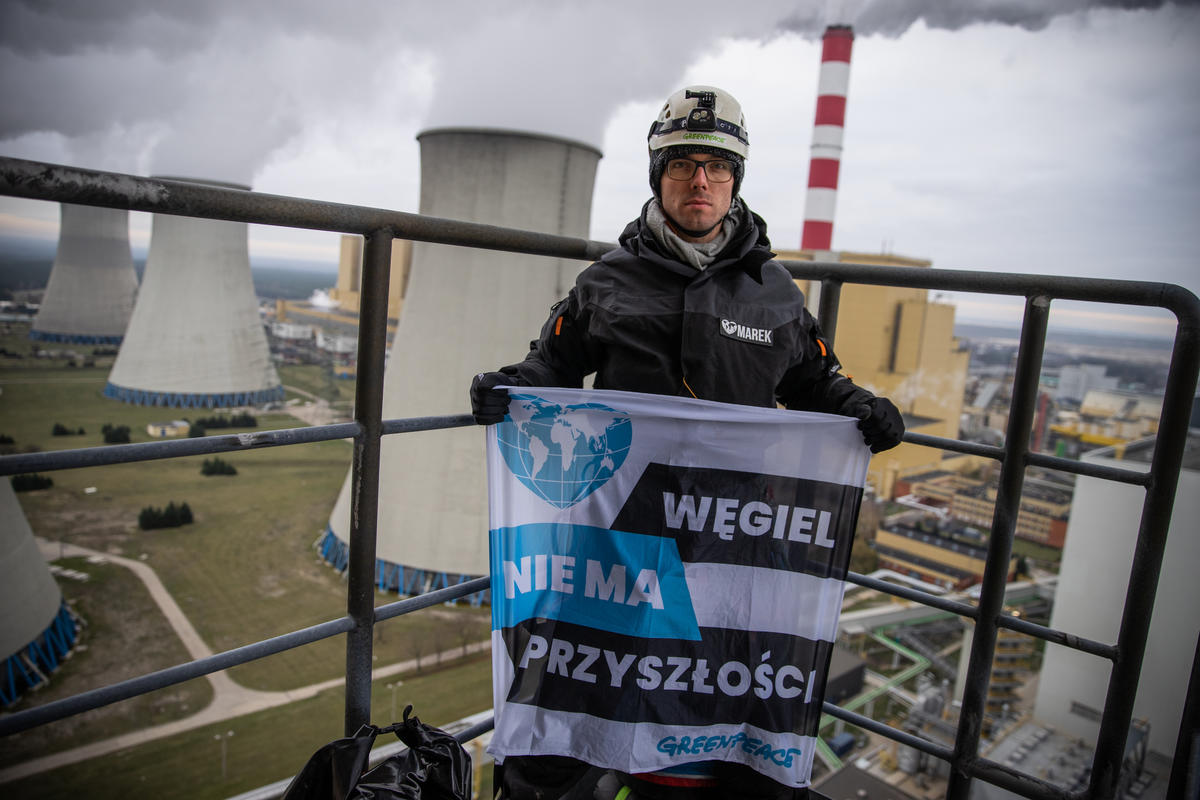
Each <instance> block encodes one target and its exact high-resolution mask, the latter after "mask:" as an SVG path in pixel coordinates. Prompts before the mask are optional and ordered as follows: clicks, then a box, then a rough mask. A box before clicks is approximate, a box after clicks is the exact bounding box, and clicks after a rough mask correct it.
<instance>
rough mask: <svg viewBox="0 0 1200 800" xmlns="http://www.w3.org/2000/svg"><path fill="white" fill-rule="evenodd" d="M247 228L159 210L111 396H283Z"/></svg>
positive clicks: (178, 403) (190, 400) (156, 400)
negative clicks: (263, 316) (260, 309)
mask: <svg viewBox="0 0 1200 800" xmlns="http://www.w3.org/2000/svg"><path fill="white" fill-rule="evenodd" d="M170 180H191V179H182V178H172V179H170ZM193 182H195V183H204V184H208V185H213V186H221V187H224V188H231V189H241V190H248V189H249V188H250V187H248V186H243V185H240V184H230V183H219V182H216V181H193ZM246 234H247V226H246V223H244V222H226V221H224V220H210V219H194V218H192V217H181V216H174V215H170V214H155V215H154V218H153V223H152V227H151V232H150V252H149V254H148V255H147V257H146V271H145V275H144V276H143V278H142V287H141V290H140V291H139V292H138V299H137V304H136V305H135V306H134V309H133V316H132V317H131V318H130V320H129V328H128V330H127V331H126V332H125V341H124V342H123V343H122V345H121V350H120V352H119V353H118V354H117V359H116V361H115V362H114V363H113V367H112V371H111V372H110V373H109V376H108V385H107V386H106V387H105V388H104V394H105V396H106V397H111V398H114V399H116V400H122V401H124V402H126V403H133V404H135V405H145V406H170V407H181V408H221V407H233V406H247V405H261V404H263V403H267V402H271V401H278V400H282V399H283V394H284V392H283V387H282V386H281V385H280V383H279V376H278V375H277V374H276V372H275V366H274V365H273V364H272V363H271V354H270V352H269V350H268V347H267V336H266V333H265V331H264V330H263V324H262V321H261V320H260V319H259V315H258V302H257V299H256V298H255V295H254V282H253V280H252V279H251V276H250V253H249V248H248V245H247V239H246Z"/></svg>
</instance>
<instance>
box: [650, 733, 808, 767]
mask: <svg viewBox="0 0 1200 800" xmlns="http://www.w3.org/2000/svg"><path fill="white" fill-rule="evenodd" d="M737 747H740V748H741V749H742V750H744V751H745V752H747V753H749V754H750V755H752V756H756V757H758V758H763V759H770V760H771V761H772V762H774V763H776V764H778V765H779V766H781V767H791V766H792V757H793V756H800V755H804V752H803V751H802V750H800V749H799V748H796V747H778V748H776V747H772V746H771V743H770V742H767V741H763V740H762V739H756V738H754V737H752V736H747V735H746V734H744V733H735V734H734V735H733V736H724V735H721V734H717V735H715V736H696V737H691V736H680V737H679V738H675V737H674V736H664V737H663V738H662V739H659V740H658V750H659V752H662V753H670V754H671V755H673V756H674V755H686V754H691V755H699V754H700V753H712V752H714V751H717V752H719V751H721V750H726V749H729V748H737Z"/></svg>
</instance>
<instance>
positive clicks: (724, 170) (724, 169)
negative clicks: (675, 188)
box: [667, 158, 733, 183]
mask: <svg viewBox="0 0 1200 800" xmlns="http://www.w3.org/2000/svg"><path fill="white" fill-rule="evenodd" d="M700 167H704V174H705V175H707V176H708V179H709V180H710V181H712V182H713V183H727V182H729V181H731V180H733V162H732V161H726V160H725V159H723V158H714V159H712V160H711V161H694V160H692V159H690V158H672V159H671V160H670V161H668V162H667V177H668V178H670V179H671V180H673V181H690V180H691V179H692V176H693V175H695V174H696V170H697V169H699V168H700Z"/></svg>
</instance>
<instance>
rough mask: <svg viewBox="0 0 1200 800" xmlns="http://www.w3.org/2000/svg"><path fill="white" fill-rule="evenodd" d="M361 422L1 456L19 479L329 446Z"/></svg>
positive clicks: (0, 466)
mask: <svg viewBox="0 0 1200 800" xmlns="http://www.w3.org/2000/svg"><path fill="white" fill-rule="evenodd" d="M359 430H361V427H360V426H359V424H358V423H357V422H341V423H337V424H335V425H319V426H314V427H310V428H284V429H280V430H274V431H256V432H254V433H229V434H222V435H220V436H198V437H196V438H194V439H176V440H174V441H170V442H135V443H133V444H110V445H102V446H99V447H81V448H76V449H73V450H51V451H47V452H42V453H17V454H15V455H7V456H0V475H19V474H21V473H23V472H42V471H47V472H49V471H51V470H59V469H74V468H76V467H100V466H104V465H106V464H126V463H129V462H132V461H153V460H155V459H161V458H182V457H184V456H196V455H208V454H210V453H230V452H234V451H237V450H253V449H255V448H259V447H281V446H284V445H292V444H310V443H312V442H327V441H330V440H333V439H347V438H352V437H354V436H357V435H358V432H359Z"/></svg>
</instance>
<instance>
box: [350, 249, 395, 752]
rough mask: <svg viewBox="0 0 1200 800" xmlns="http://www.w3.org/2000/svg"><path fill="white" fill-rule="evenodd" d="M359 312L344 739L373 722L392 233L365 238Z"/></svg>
mask: <svg viewBox="0 0 1200 800" xmlns="http://www.w3.org/2000/svg"><path fill="white" fill-rule="evenodd" d="M366 238H367V241H366V244H365V246H364V247H363V270H362V293H361V295H360V300H359V309H358V318H359V325H358V370H357V377H356V380H355V389H354V419H355V421H356V422H357V423H358V424H359V425H360V426H361V427H362V432H361V433H360V434H359V435H358V436H356V437H355V439H354V466H353V471H352V476H351V493H350V554H349V562H348V563H347V565H346V579H347V583H348V586H347V589H346V611H347V613H348V614H349V615H350V617H351V619H353V620H354V622H355V627H354V629H353V630H352V631H350V632H349V633H348V634H346V735H347V736H353V735H354V732H355V731H357V730H358V729H359V728H360V727H362V726H363V725H365V724H367V723H368V722H370V721H371V650H372V634H373V632H374V626H375V541H376V529H377V527H378V516H379V457H380V449H381V447H382V437H383V365H384V356H385V355H386V352H387V302H388V273H389V272H390V271H391V263H392V231H391V229H390V228H380V229H379V230H376V231H372V232H371V233H370V234H368V235H367V237H366Z"/></svg>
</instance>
